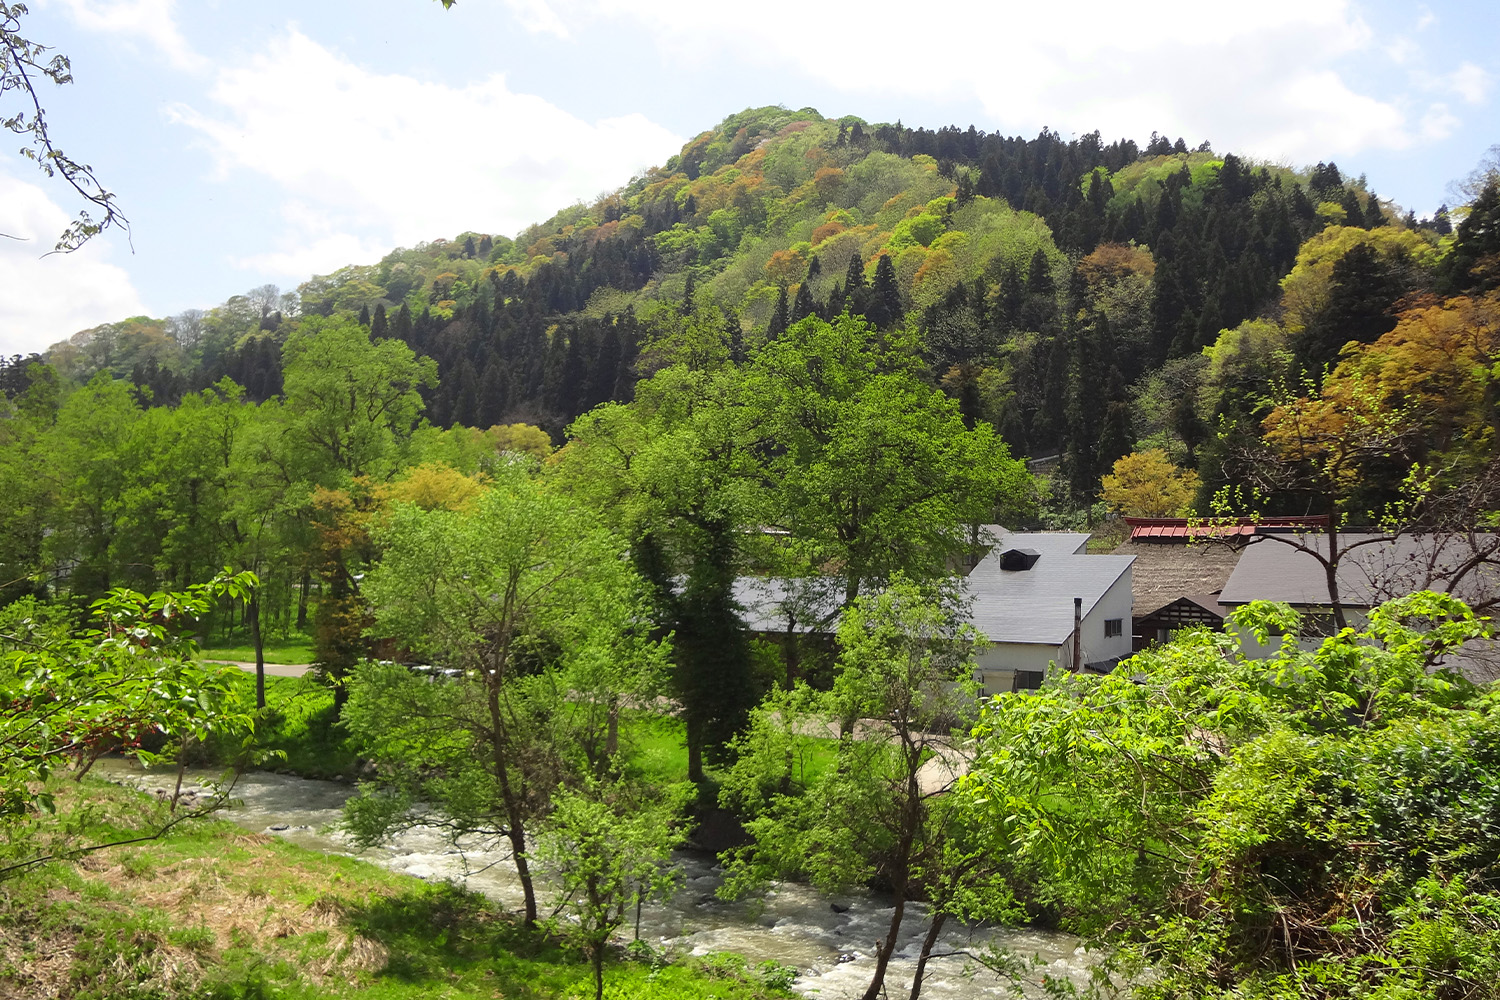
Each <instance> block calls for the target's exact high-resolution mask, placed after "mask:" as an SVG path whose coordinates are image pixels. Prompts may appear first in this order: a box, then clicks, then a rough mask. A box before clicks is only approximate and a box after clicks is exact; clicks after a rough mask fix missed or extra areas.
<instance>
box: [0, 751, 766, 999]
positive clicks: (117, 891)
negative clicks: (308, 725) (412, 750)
mask: <svg viewBox="0 0 1500 1000" xmlns="http://www.w3.org/2000/svg"><path fill="white" fill-rule="evenodd" d="M55 785H56V790H57V793H58V801H59V808H60V813H61V815H60V817H59V822H61V823H64V824H72V825H73V826H74V827H75V828H76V829H75V833H74V837H75V840H74V842H75V843H77V844H81V843H86V842H97V841H100V840H114V839H124V838H126V837H128V836H131V835H132V834H134V833H136V832H137V831H140V830H142V829H144V828H149V824H150V823H152V822H156V821H159V820H161V819H162V818H163V814H162V811H163V810H164V809H165V807H164V806H162V805H161V804H159V803H157V802H156V801H155V800H153V799H151V798H150V797H148V796H145V795H143V794H140V793H136V792H133V791H130V790H127V789H123V788H119V787H116V786H114V785H110V784H108V783H106V782H103V781H96V780H93V779H88V780H85V782H84V783H83V784H82V785H74V784H73V783H72V782H71V781H66V780H64V781H59V782H56V783H55ZM606 975H607V979H606V987H607V990H608V995H609V996H611V997H629V998H638V1000H655V998H662V1000H666V998H683V1000H695V998H702V1000H709V998H715V1000H775V998H782V997H789V996H791V994H789V993H787V992H786V991H785V990H784V989H782V988H780V987H778V986H777V985H774V984H768V983H767V982H766V981H764V980H763V979H762V977H761V976H759V975H758V974H757V973H755V972H747V971H746V970H744V969H743V966H742V965H740V964H738V963H737V961H736V960H734V959H727V958H726V959H723V960H699V959H693V960H689V961H688V962H685V963H682V964H657V965H653V964H642V963H638V962H630V961H625V960H624V959H623V958H618V957H617V959H616V960H614V961H612V962H611V963H610V965H609V966H608V969H607V973H606ZM591 994H592V982H591V980H590V973H589V970H588V967H587V966H586V965H584V964H582V962H581V961H580V960H579V958H578V956H577V955H576V954H574V953H570V952H567V951H565V950H563V949H562V948H560V947H558V946H557V945H556V944H555V943H554V942H552V941H551V940H549V939H548V938H546V937H545V936H543V935H541V934H537V933H533V932H528V931H525V930H523V929H522V928H521V927H520V926H519V925H518V923H517V922H516V921H515V920H514V919H513V918H512V917H510V916H509V915H507V914H504V913H501V912H500V911H499V910H497V909H496V908H495V907H494V906H493V905H492V904H491V903H489V902H488V901H487V900H485V899H484V898H483V897H480V896H478V895H476V894H473V893H469V892H466V891H464V890H461V889H458V888H455V887H452V886H448V885H433V884H428V883H424V882H420V881H417V880H415V879H412V878H410V877H407V876H401V875H396V874H393V873H391V872H388V871H385V870H384V869H381V868H378V867H376V866H374V865H371V864H367V863H365V862H362V861H358V860H355V859H352V858H345V857H334V856H330V855H325V854H322V853H319V852H316V851H309V850H305V849H302V848H298V847H295V846H293V845H291V844H287V843H284V842H282V841H280V840H277V839H275V838H270V837H264V836H260V835H257V834H250V833H246V832H245V831H244V830H241V829H240V828H238V827H236V826H233V825H231V824H229V823H226V822H221V821H212V820H203V821H193V822H191V823H188V824H184V825H183V826H181V827H178V828H177V829H175V830H173V831H171V832H170V833H169V834H167V835H166V836H165V837H163V838H162V839H160V840H157V841H152V842H148V843H145V844H138V845H131V846H125V847H116V848H110V849H108V850H105V851H101V852H98V853H95V854H91V855H87V856H85V857H83V858H80V859H79V860H77V861H74V862H56V863H52V864H49V865H47V866H44V867H43V868H41V869H39V870H36V871H33V872H32V873H31V874H28V875H25V876H23V877H20V878H12V879H10V880H7V881H4V882H0V996H6V997H15V998H18V1000H33V998H35V1000H40V998H43V997H49V998H50V997H65V998H71V1000H108V998H115V997H124V996H129V997H133V998H150V1000H176V998H187V997H206V998H212V1000H282V998H285V1000H292V998H296V1000H304V998H314V997H339V998H344V997H347V998H358V1000H406V998H413V1000H414V998H418V997H423V998H426V997H437V996H441V997H445V998H453V1000H467V998H476V1000H478V998H483V1000H493V998H496V997H503V998H506V1000H532V998H535V1000H541V998H552V997H559V998H565V997H574V996H584V995H591Z"/></svg>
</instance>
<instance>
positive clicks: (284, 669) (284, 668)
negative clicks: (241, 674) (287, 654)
mask: <svg viewBox="0 0 1500 1000" xmlns="http://www.w3.org/2000/svg"><path fill="white" fill-rule="evenodd" d="M203 662H204V663H224V664H227V665H229V666H231V667H239V668H240V669H241V670H246V671H249V672H250V673H252V674H253V673H255V664H253V663H246V662H245V661H244V660H204V661H203ZM312 666H313V665H312V664H311V663H267V664H266V676H267V677H301V676H302V675H303V674H305V673H307V672H308V671H309V670H311V669H312Z"/></svg>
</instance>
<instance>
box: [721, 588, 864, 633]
mask: <svg viewBox="0 0 1500 1000" xmlns="http://www.w3.org/2000/svg"><path fill="white" fill-rule="evenodd" d="M843 599H844V588H843V581H842V580H839V579H838V578H836V577H799V578H796V579H781V578H778V577H766V576H742V577H740V578H739V579H737V580H735V581H734V601H735V603H736V604H738V605H739V606H740V609H741V610H740V618H741V619H742V620H743V621H744V623H745V627H746V628H748V629H749V630H750V631H752V632H785V631H787V629H788V628H791V630H792V631H793V632H796V633H799V634H802V633H808V632H826V633H832V632H836V631H838V610H839V606H840V605H841V604H842V603H843Z"/></svg>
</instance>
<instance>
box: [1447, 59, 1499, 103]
mask: <svg viewBox="0 0 1500 1000" xmlns="http://www.w3.org/2000/svg"><path fill="white" fill-rule="evenodd" d="M1444 82H1445V83H1446V84H1447V86H1448V89H1449V90H1451V91H1453V93H1455V94H1457V95H1458V96H1459V97H1462V98H1463V99H1464V100H1465V101H1468V102H1469V103H1470V104H1483V103H1484V99H1485V98H1486V97H1488V96H1489V92H1490V83H1491V79H1490V75H1489V74H1488V73H1486V72H1485V71H1484V70H1483V69H1481V68H1480V67H1478V66H1476V65H1474V64H1473V63H1471V62H1465V63H1460V64H1459V67H1458V69H1456V70H1454V71H1453V72H1452V73H1449V74H1448V75H1447V76H1446V77H1445V78H1444Z"/></svg>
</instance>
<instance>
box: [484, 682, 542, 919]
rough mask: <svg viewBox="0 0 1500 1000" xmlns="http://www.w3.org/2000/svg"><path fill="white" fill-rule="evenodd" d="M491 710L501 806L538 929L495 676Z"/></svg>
mask: <svg viewBox="0 0 1500 1000" xmlns="http://www.w3.org/2000/svg"><path fill="white" fill-rule="evenodd" d="M486 687H487V688H488V692H487V693H488V696H489V709H490V749H491V750H492V752H493V754H494V757H493V766H494V769H495V782H496V784H498V785H499V786H500V798H501V805H502V806H503V808H504V810H505V815H506V818H507V820H508V823H509V826H510V830H509V834H508V836H509V837H510V851H511V854H512V856H513V857H514V858H515V859H516V878H518V879H520V881H521V895H522V896H523V897H524V898H525V901H526V926H527V927H535V926H536V887H535V886H533V885H532V883H531V866H530V865H529V864H528V863H527V861H526V824H525V817H524V815H523V814H522V812H521V803H520V800H519V798H518V797H517V796H516V794H515V792H514V791H513V790H512V788H511V785H510V775H509V774H508V773H507V772H506V770H505V746H504V740H503V739H502V737H501V734H502V733H503V732H505V728H504V723H503V722H502V721H501V717H500V689H499V685H498V681H497V680H496V679H495V678H494V677H491V678H489V679H488V681H487V683H486Z"/></svg>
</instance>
